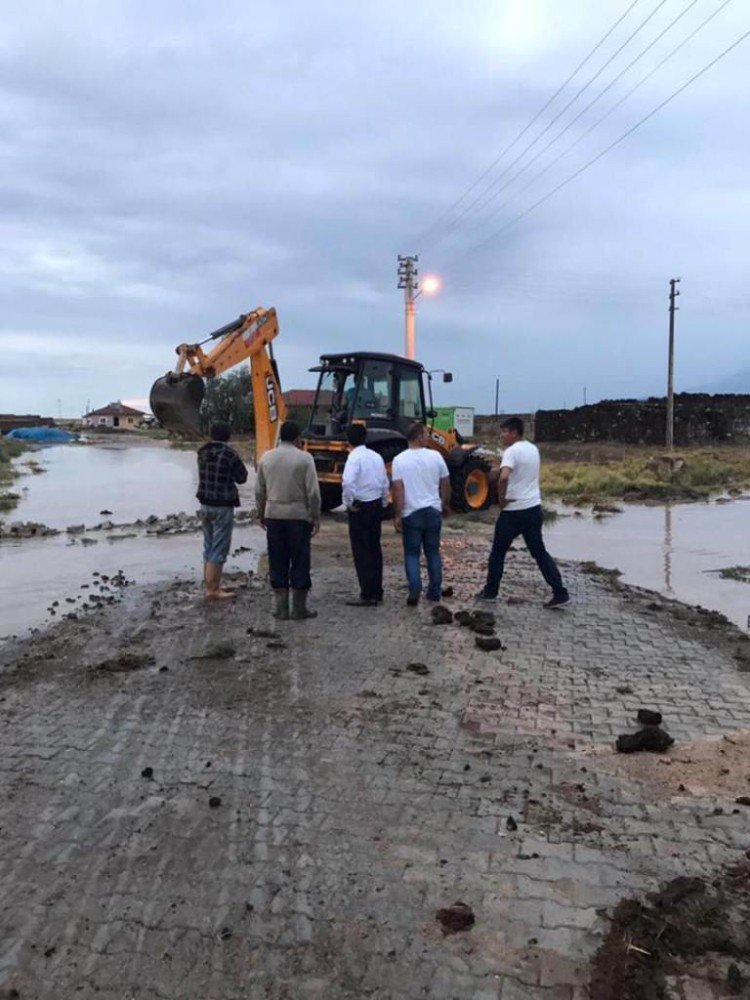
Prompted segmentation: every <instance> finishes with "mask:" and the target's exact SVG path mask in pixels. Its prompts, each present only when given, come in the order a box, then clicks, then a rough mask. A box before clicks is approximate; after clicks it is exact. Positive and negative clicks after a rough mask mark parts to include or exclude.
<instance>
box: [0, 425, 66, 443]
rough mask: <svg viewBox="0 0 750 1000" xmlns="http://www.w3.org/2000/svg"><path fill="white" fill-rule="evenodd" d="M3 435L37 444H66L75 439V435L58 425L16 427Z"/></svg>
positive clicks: (11, 439) (10, 439) (13, 439)
mask: <svg viewBox="0 0 750 1000" xmlns="http://www.w3.org/2000/svg"><path fill="white" fill-rule="evenodd" d="M5 437H6V438H7V439H8V440H9V441H35V442H36V443H37V444H68V442H70V441H75V439H76V435H75V434H69V433H68V431H63V430H60V428H59V427H16V428H15V430H12V431H8V433H7V434H6V435H5Z"/></svg>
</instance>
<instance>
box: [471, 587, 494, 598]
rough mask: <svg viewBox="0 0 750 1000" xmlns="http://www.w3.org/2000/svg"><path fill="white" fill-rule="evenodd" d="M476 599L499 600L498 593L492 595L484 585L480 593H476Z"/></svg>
mask: <svg viewBox="0 0 750 1000" xmlns="http://www.w3.org/2000/svg"><path fill="white" fill-rule="evenodd" d="M474 600H475V601H496V600H497V594H495V596H494V597H491V596H490V595H489V594H488V593H487V591H486V590H485V589H484V587H482V589H481V590H480V591H479V593H478V594H475V595H474Z"/></svg>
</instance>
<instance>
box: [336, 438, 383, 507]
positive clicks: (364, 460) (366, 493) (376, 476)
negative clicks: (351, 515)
mask: <svg viewBox="0 0 750 1000" xmlns="http://www.w3.org/2000/svg"><path fill="white" fill-rule="evenodd" d="M341 485H342V494H343V501H344V506H346V507H351V506H352V504H353V503H355V501H359V502H360V503H367V502H368V501H371V500H381V501H382V503H383V506H384V507H386V506H387V505H388V493H389V490H390V484H389V482H388V473H387V472H386V471H385V462H384V461H383V459H382V457H381V456H380V455H378V453H377V452H376V451H373V450H372V449H371V448H368V447H367V446H366V445H364V444H360V445H358V446H357V447H356V448H352V450H351V451H350V452H349V457H348V458H347V460H346V465H345V466H344V475H343V477H342V480H341Z"/></svg>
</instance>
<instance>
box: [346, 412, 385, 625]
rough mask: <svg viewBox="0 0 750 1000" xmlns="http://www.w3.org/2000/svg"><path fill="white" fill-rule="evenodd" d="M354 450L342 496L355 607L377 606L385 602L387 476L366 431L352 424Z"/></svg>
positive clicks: (350, 434) (351, 438) (350, 431)
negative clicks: (356, 593) (382, 542)
mask: <svg viewBox="0 0 750 1000" xmlns="http://www.w3.org/2000/svg"><path fill="white" fill-rule="evenodd" d="M346 436H347V439H348V441H349V444H350V445H351V446H352V450H351V451H350V452H349V457H348V458H347V460H346V465H345V466H344V475H343V479H342V493H343V501H344V506H345V507H346V509H347V512H348V515H349V541H350V542H351V546H352V556H353V557H354V568H355V569H356V571H357V578H358V580H359V598H355V599H353V600H351V601H347V602H346V603H347V604H350V605H353V606H355V607H374V606H375V605H376V604H379V603H380V602H381V601H382V600H383V551H382V549H381V547H380V530H381V523H382V520H383V508H384V507H387V506H388V493H389V489H390V487H389V483H388V473H387V472H386V471H385V462H384V461H383V459H382V457H381V456H380V455H378V453H377V452H375V451H372V450H371V449H370V448H368V447H366V445H365V441H366V440H367V428H366V427H365V425H364V424H350V425H349V428H348V430H347V432H346Z"/></svg>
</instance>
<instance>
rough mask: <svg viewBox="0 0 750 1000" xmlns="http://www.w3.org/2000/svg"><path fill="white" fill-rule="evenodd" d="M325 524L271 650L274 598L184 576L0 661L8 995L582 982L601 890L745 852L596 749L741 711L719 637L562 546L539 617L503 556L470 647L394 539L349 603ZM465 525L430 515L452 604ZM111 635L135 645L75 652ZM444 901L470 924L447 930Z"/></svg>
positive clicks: (608, 892) (519, 564)
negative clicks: (202, 594)
mask: <svg viewBox="0 0 750 1000" xmlns="http://www.w3.org/2000/svg"><path fill="white" fill-rule="evenodd" d="M324 536H327V537H324V538H323V541H322V546H323V551H322V554H321V555H319V556H318V570H317V573H316V590H315V599H316V604H317V606H318V608H319V610H320V617H319V618H318V619H316V620H314V621H310V622H305V623H290V624H289V625H284V626H282V631H283V641H284V642H285V643H286V648H284V649H281V648H274V640H273V639H269V638H268V637H258V636H252V635H248V634H247V631H246V630H247V629H248V627H255V628H256V629H257V628H261V629H262V628H266V629H268V628H272V629H273V628H276V626H275V624H273V623H272V620H271V619H270V617H269V615H268V609H269V605H268V599H267V595H266V594H265V592H259V591H254V590H249V591H246V592H243V594H242V595H241V597H240V599H239V600H238V601H237V605H236V607H231V608H228V607H220V608H218V607H217V608H209V609H207V610H206V609H204V608H203V606H202V604H201V603H200V602H199V600H198V597H197V592H196V590H195V588H194V587H188V586H180V585H175V586H174V587H173V588H171V589H169V590H164V591H161V592H159V593H158V594H155V593H154V592H150V594H147V595H146V594H142V593H137V594H133V595H131V596H129V597H128V599H127V600H126V601H125V603H124V604H123V605H121V606H118V607H114V608H110V609H108V610H107V611H105V612H102V614H101V617H100V618H98V619H92V620H90V621H87V622H85V623H75V624H74V623H66V624H65V625H64V626H62V628H61V629H59V630H58V631H56V632H52V633H49V634H46V635H44V636H41V637H38V638H37V639H36V640H35V642H33V643H31V644H25V645H24V644H22V645H21V646H19V647H13V648H11V647H7V648H6V649H5V650H4V651H3V653H2V654H1V655H0V662H1V663H2V664H3V667H2V673H0V720H1V725H0V802H2V807H1V808H0V898H1V899H2V911H1V912H0V996H13V995H14V994H13V992H12V991H13V990H16V991H17V994H15V995H17V996H19V997H20V998H21V1000H29V998H38V1000H42V998H44V1000H46V998H50V1000H52V998H54V1000H60V998H68V997H82V998H89V997H91V998H93V997H97V998H101V1000H104V998H113V1000H114V998H117V1000H123V998H139V1000H140V998H152V997H153V998H157V997H158V998H165V1000H166V998H168V1000H208V998H215V1000H235V998H237V1000H239V998H253V1000H254V998H259V1000H260V998H275V1000H282V998H326V1000H328V998H360V997H381V998H402V997H403V998H407V997H408V998H416V997H430V998H436V1000H439V998H459V1000H462V998H474V1000H525V998H532V997H542V998H544V997H548V998H554V1000H573V998H583V997H586V996H587V995H588V994H587V991H586V989H585V983H586V981H587V963H588V960H589V958H590V956H591V955H592V954H593V952H594V951H595V950H596V948H597V946H598V943H599V940H600V935H601V933H602V929H603V927H604V926H605V919H604V916H603V914H604V911H605V910H606V908H609V907H611V906H613V905H614V904H615V903H616V902H617V900H618V899H620V898H621V897H622V896H623V895H629V894H631V893H633V892H634V891H640V890H645V889H650V888H653V887H655V886H656V885H657V884H658V883H659V882H660V881H662V880H664V879H665V878H669V877H671V876H673V875H674V874H678V873H683V872H687V873H695V872H698V871H704V870H706V869H711V870H713V869H714V868H715V867H716V866H717V865H720V864H722V863H723V862H724V861H727V860H731V859H733V858H734V857H736V855H737V852H738V851H739V850H744V849H745V848H746V847H747V846H748V839H749V838H748V822H747V817H748V813H747V812H746V811H743V812H738V813H733V812H732V809H731V807H730V808H728V809H725V810H724V812H723V813H721V814H720V815H713V808H712V807H713V806H714V805H715V802H712V803H710V804H707V803H706V802H705V801H703V800H699V799H695V798H690V797H683V798H676V799H671V800H664V801H654V800H653V797H652V796H650V794H649V792H648V789H646V788H644V787H643V786H641V785H638V784H636V783H634V782H629V781H627V780H626V779H623V778H621V777H617V776H614V775H612V774H608V773H606V771H605V770H603V769H599V768H598V767H597V760H598V758H597V756H596V755H591V754H590V753H587V752H588V751H590V748H591V747H592V745H594V744H597V743H607V742H610V741H611V740H612V738H613V737H614V736H615V735H617V734H618V733H620V732H622V731H625V730H627V729H629V728H630V729H632V728H633V727H632V717H633V715H634V713H635V710H636V709H637V708H638V707H640V706H641V705H654V706H658V707H659V708H661V710H662V711H663V712H664V713H665V718H666V724H667V725H668V728H669V729H670V731H671V733H672V734H673V735H674V736H675V737H677V738H678V739H682V738H689V739H697V738H700V737H702V736H711V735H715V734H720V733H725V732H731V731H733V730H737V729H740V728H747V727H750V691H749V690H748V686H747V684H746V683H745V676H747V675H742V674H740V673H738V672H737V664H736V663H735V662H734V661H733V660H732V658H731V656H730V655H729V649H728V647H727V648H725V647H724V646H723V645H722V644H721V643H717V642H715V641H714V638H713V636H712V635H711V634H709V633H707V632H704V631H703V630H702V629H701V628H699V627H688V626H687V625H686V624H685V623H680V622H676V621H675V620H673V618H672V617H671V616H669V615H667V614H664V613H662V614H658V613H655V612H650V611H649V610H648V606H647V604H646V602H645V601H643V600H638V599H635V598H632V597H630V595H629V594H628V593H627V592H626V593H624V594H623V593H618V592H615V591H613V590H612V589H610V588H609V587H608V586H606V584H604V583H602V582H601V581H599V580H597V579H596V578H594V577H591V576H587V575H584V574H583V573H581V572H580V571H579V570H577V569H574V568H572V567H569V568H567V571H566V573H567V577H568V581H569V585H570V589H571V591H572V593H573V596H574V604H573V606H572V607H570V608H569V609H566V610H565V611H564V612H552V613H550V612H545V611H543V610H542V609H541V607H540V602H541V600H542V599H543V598H544V597H545V594H544V589H543V585H542V584H541V581H539V580H538V579H537V576H536V572H535V570H532V568H531V564H530V563H529V560H528V558H527V556H526V554H525V552H523V553H522V552H518V553H512V554H511V557H510V564H509V570H508V575H507V578H506V580H507V586H506V588H505V596H506V597H507V596H510V598H511V600H512V602H513V603H512V604H511V605H508V604H502V605H499V606H498V622H499V624H498V631H499V634H500V635H501V636H502V638H503V641H504V643H505V645H506V646H507V649H506V650H505V651H504V652H500V653H483V652H480V651H478V650H476V649H475V647H474V641H473V636H472V635H470V634H469V633H468V631H467V630H466V629H461V628H459V627H457V626H454V625H449V626H433V625H432V624H431V622H430V618H429V613H428V609H426V608H424V607H420V608H419V609H417V610H416V611H415V612H414V611H409V610H408V609H406V608H405V607H404V606H403V600H404V591H403V589H402V584H401V571H400V568H399V566H398V565H397V558H396V556H395V553H394V554H393V555H392V556H391V558H390V564H391V565H390V567H389V569H388V581H389V590H388V596H387V599H386V603H385V605H384V606H383V607H381V608H377V609H354V608H345V607H343V606H342V603H341V600H342V599H343V597H345V596H347V594H348V585H349V584H350V583H351V571H350V564H349V561H348V558H347V557H346V556H345V557H344V558H342V559H338V558H336V557H335V555H334V553H333V551H332V549H333V547H334V538H335V537H340V538H343V532H342V530H341V526H340V525H335V524H334V525H330V526H328V527H327V528H326V531H325V532H324ZM485 547H486V541H485V538H484V536H482V537H480V538H474V539H473V540H472V539H471V538H469V537H468V536H465V535H462V534H461V533H459V532H450V531H447V532H446V542H445V549H446V556H447V563H448V572H447V577H448V582H452V583H453V585H454V587H455V591H456V597H455V598H454V599H452V600H450V601H448V602H447V603H448V604H449V606H451V607H452V608H453V609H454V610H455V609H457V608H458V607H461V606H465V605H466V603H467V601H468V599H469V598H470V596H471V595H472V594H473V593H474V591H475V590H476V588H477V575H478V574H480V573H481V571H480V569H479V556H480V554H481V553H483V552H484V551H485ZM217 643H229V644H231V645H232V646H233V647H234V648H235V650H236V654H235V655H234V656H227V657H226V658H217V657H212V658H207V659H195V658H193V657H196V656H200V655H201V654H203V653H205V652H206V651H210V650H211V648H212V647H215V646H216V644H217ZM118 652H136V653H138V652H150V653H151V654H153V656H154V658H155V662H154V663H153V665H151V666H147V667H145V668H143V669H140V670H136V671H133V672H130V673H121V674H113V675H110V674H104V675H102V674H101V673H99V672H97V671H94V670H92V669H91V665H92V664H94V663H96V662H98V661H100V660H102V659H104V658H107V657H111V656H112V655H113V654H114V653H118ZM225 652H227V651H225ZM411 661H419V662H423V663H425V664H427V666H428V667H429V671H430V672H429V674H427V675H425V676H419V675H417V674H414V673H412V672H411V671H408V670H407V669H405V668H406V666H407V664H408V663H409V662H411ZM165 668H166V669H165ZM618 688H619V689H620V691H619V692H618ZM628 689H630V691H631V692H632V693H628ZM144 768H152V769H153V777H152V778H148V777H143V776H142V771H143V769H144ZM212 797H216V798H218V799H220V804H219V805H216V806H214V807H212V806H211V804H210V800H211V798H212ZM709 805H710V807H709ZM511 818H512V820H513V821H514V822H510V823H509V819H511ZM513 826H515V827H516V828H515V829H512V827H513ZM456 900H463V901H465V902H467V903H469V904H470V905H471V906H472V907H473V909H474V911H475V914H476V924H475V926H474V928H473V929H472V930H471V931H469V932H467V933H463V934H456V935H453V936H448V937H444V936H443V935H442V933H441V931H440V928H439V925H438V924H437V922H436V920H435V911H436V909H437V908H438V907H440V906H445V905H446V904H450V903H452V902H454V901H456ZM3 990H5V993H3Z"/></svg>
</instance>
